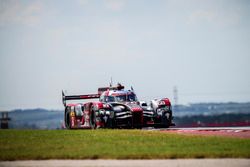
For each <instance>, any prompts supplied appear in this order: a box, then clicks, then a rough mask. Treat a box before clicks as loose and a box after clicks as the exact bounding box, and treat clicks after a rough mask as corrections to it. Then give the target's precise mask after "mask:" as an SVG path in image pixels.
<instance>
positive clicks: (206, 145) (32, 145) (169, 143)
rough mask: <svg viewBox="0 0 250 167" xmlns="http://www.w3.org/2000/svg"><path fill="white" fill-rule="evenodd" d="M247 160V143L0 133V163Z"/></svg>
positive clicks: (158, 135) (117, 133)
mask: <svg viewBox="0 0 250 167" xmlns="http://www.w3.org/2000/svg"><path fill="white" fill-rule="evenodd" d="M231 157H234V158H250V140H249V139H237V138H224V137H202V136H184V135H178V134H167V133H163V132H158V131H141V130H0V160H26V159H98V158H102V159H153V158H154V159H163V158H231Z"/></svg>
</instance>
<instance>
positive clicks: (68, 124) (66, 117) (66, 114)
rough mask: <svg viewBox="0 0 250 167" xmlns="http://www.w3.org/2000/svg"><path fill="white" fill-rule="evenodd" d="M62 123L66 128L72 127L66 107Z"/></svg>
mask: <svg viewBox="0 0 250 167" xmlns="http://www.w3.org/2000/svg"><path fill="white" fill-rule="evenodd" d="M64 123H65V127H66V128H67V129H72V128H71V124H70V112H69V111H68V108H66V111H65V116H64Z"/></svg>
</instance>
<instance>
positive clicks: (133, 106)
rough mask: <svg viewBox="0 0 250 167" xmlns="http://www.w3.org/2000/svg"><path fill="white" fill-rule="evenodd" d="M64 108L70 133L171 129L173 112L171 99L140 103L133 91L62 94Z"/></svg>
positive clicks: (107, 89)
mask: <svg viewBox="0 0 250 167" xmlns="http://www.w3.org/2000/svg"><path fill="white" fill-rule="evenodd" d="M80 99H99V101H97V102H96V101H93V102H86V103H69V104H67V103H66V102H67V101H68V100H80ZM62 100H63V104H64V106H65V113H64V118H65V126H66V128H68V129H96V128H142V127H148V126H152V127H156V128H157V127H166V128H167V127H169V126H172V125H174V124H173V123H172V119H173V116H172V108H171V103H170V100H169V99H168V98H163V99H155V100H152V101H151V102H150V104H149V105H148V104H147V103H146V102H140V101H138V99H137V97H136V94H135V92H134V90H133V88H131V90H124V86H122V85H121V84H118V85H117V86H115V87H112V86H110V87H102V88H99V89H98V93H97V94H87V95H70V96H66V95H65V94H64V92H63V91H62Z"/></svg>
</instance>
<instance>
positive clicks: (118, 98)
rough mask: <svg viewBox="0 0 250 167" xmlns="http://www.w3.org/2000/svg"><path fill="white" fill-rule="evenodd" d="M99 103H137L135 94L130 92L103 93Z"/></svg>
mask: <svg viewBox="0 0 250 167" xmlns="http://www.w3.org/2000/svg"><path fill="white" fill-rule="evenodd" d="M100 101H101V102H137V101H138V100H137V97H136V94H135V93H134V92H132V91H105V92H103V93H102V94H101V96H100Z"/></svg>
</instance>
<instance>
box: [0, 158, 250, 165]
mask: <svg viewBox="0 0 250 167" xmlns="http://www.w3.org/2000/svg"><path fill="white" fill-rule="evenodd" d="M34 166H35V167H168V166H169V167H170V166H171V167H193V166H199V167H217V166H218V167H249V166H250V159H176V160H39V161H2V162H0V167H34Z"/></svg>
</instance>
